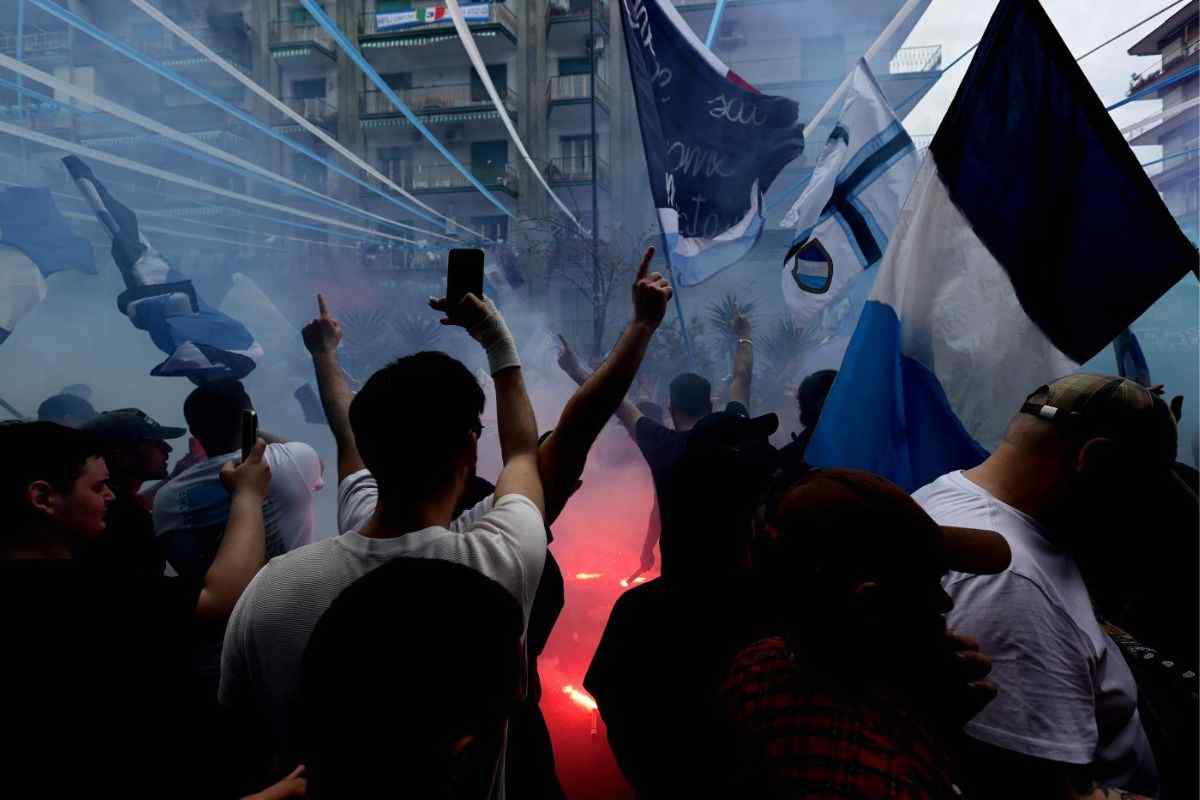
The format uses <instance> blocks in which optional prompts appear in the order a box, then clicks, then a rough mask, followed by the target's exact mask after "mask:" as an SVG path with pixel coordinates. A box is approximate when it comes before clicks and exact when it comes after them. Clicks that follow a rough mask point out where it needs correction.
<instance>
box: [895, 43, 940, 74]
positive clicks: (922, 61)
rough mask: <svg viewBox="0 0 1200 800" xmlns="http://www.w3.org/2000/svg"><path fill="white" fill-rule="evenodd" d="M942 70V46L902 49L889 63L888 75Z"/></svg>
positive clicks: (932, 45) (933, 45)
mask: <svg viewBox="0 0 1200 800" xmlns="http://www.w3.org/2000/svg"><path fill="white" fill-rule="evenodd" d="M941 68H942V46H941V45H940V44H931V45H928V46H925V47H901V48H900V49H899V50H897V51H896V55H894V56H892V60H891V61H889V62H888V73H889V74H891V75H904V74H907V73H910V72H935V71H937V70H939V69H941Z"/></svg>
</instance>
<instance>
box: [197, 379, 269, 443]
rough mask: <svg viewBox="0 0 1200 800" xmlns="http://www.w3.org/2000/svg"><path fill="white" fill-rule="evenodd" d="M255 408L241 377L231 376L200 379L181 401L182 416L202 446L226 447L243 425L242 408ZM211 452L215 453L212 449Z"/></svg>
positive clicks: (243, 409)
mask: <svg viewBox="0 0 1200 800" xmlns="http://www.w3.org/2000/svg"><path fill="white" fill-rule="evenodd" d="M251 408H254V404H253V403H251V402H250V395H248V394H246V387H245V386H243V385H242V382H241V381H236V380H233V379H231V378H223V379H221V380H216V381H209V382H207V383H202V384H200V385H199V386H197V387H196V388H195V389H193V390H192V393H191V394H189V395H188V396H187V399H186V400H184V401H183V418H184V419H185V420H187V424H188V428H189V429H190V430H191V432H192V435H193V436H195V437H196V438H197V439H199V440H200V444H202V445H203V446H204V449H205V450H207V451H209V452H211V450H210V445H211V446H213V447H217V448H221V447H227V446H228V445H229V443H230V442H232V441H233V440H235V439H236V438H237V436H238V431H240V430H241V427H242V412H243V411H245V410H247V409H251ZM213 455H217V454H216V453H213Z"/></svg>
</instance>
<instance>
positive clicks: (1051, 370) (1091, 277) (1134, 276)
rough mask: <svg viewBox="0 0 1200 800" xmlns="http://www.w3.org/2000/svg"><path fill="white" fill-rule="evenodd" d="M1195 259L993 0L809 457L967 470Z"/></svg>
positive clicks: (1032, 14)
mask: <svg viewBox="0 0 1200 800" xmlns="http://www.w3.org/2000/svg"><path fill="white" fill-rule="evenodd" d="M1127 232H1133V233H1134V234H1135V235H1136V236H1137V240H1136V245H1134V243H1133V241H1132V240H1131V239H1129V238H1126V233H1127ZM1195 261H1196V250H1195V248H1194V247H1193V246H1192V245H1191V243H1190V242H1188V240H1187V239H1186V238H1185V237H1184V235H1183V233H1182V232H1181V231H1180V229H1179V226H1178V225H1177V224H1176V223H1175V220H1174V219H1173V218H1172V217H1171V215H1170V213H1169V212H1168V211H1167V209H1166V207H1165V206H1164V205H1163V202H1162V200H1161V199H1160V198H1159V196H1158V194H1157V192H1156V191H1155V190H1154V187H1153V186H1152V185H1151V183H1150V180H1149V179H1148V178H1147V177H1146V174H1145V172H1144V171H1143V170H1142V168H1141V166H1139V164H1138V162H1137V159H1136V158H1135V157H1134V154H1133V152H1132V151H1131V150H1130V148H1129V145H1128V144H1127V143H1126V142H1125V140H1124V139H1123V138H1122V137H1121V134H1120V132H1119V131H1118V130H1117V128H1116V126H1115V125H1114V124H1113V122H1112V120H1111V119H1110V118H1109V116H1108V114H1107V113H1106V112H1105V111H1104V106H1103V104H1102V103H1101V102H1100V100H1099V98H1097V97H1096V95H1095V93H1094V92H1093V91H1092V89H1091V87H1090V86H1089V85H1088V83H1087V80H1086V79H1085V78H1084V75H1083V73H1082V72H1081V71H1080V69H1079V67H1078V66H1077V65H1076V63H1075V60H1074V58H1073V57H1072V56H1071V54H1070V52H1069V51H1068V50H1067V48H1066V46H1065V45H1064V44H1063V41H1062V39H1061V38H1060V37H1059V35H1058V33H1057V31H1055V29H1054V27H1053V25H1052V24H1051V22H1050V20H1049V18H1048V17H1047V16H1046V14H1045V12H1044V11H1043V10H1042V8H1041V7H1040V5H1039V4H1038V3H1037V2H1035V1H1034V0H1001V1H1000V4H999V6H998V7H997V9H996V11H995V13H994V14H993V16H992V19H991V21H990V22H989V24H988V28H987V31H986V33H985V34H984V37H983V39H982V41H981V42H980V45H979V49H978V51H977V52H976V54H975V56H974V59H973V61H972V63H971V66H970V69H969V70H968V72H967V75H966V77H965V78H964V80H963V83H962V85H961V86H960V87H959V90H958V93H957V95H956V96H955V98H954V102H953V103H952V104H951V106H950V109H949V110H948V112H947V114H946V117H945V119H944V120H943V122H942V124H941V126H940V128H939V129H938V132H937V134H936V136H935V137H934V140H933V143H932V145H931V146H930V152H929V154H928V155H927V156H926V158H925V160H924V162H923V163H922V165H921V168H920V170H919V172H918V174H917V177H916V180H915V182H914V184H913V188H912V191H911V192H910V194H909V196H908V200H907V202H906V203H905V205H904V209H903V211H902V212H901V215H900V220H899V222H898V223H897V226H896V230H895V232H894V233H893V236H892V239H891V242H890V243H889V246H888V250H887V252H886V254H885V255H884V258H883V261H882V262H881V263H880V265H879V268H878V269H879V274H878V275H877V276H876V280H875V285H874V288H873V290H872V292H871V295H870V297H869V299H868V300H867V302H866V304H865V306H864V308H863V312H862V315H861V317H860V319H859V322H858V326H857V328H856V329H855V332H854V335H853V337H852V338H851V341H850V345H849V348H848V350H847V352H846V356H845V359H844V360H843V362H842V369H841V372H840V373H839V375H838V379H837V381H836V382H835V384H834V386H833V389H832V391H831V392H830V395H829V398H828V399H827V400H826V403H825V407H824V410H823V411H822V414H821V420H820V422H819V423H818V425H817V428H816V431H815V433H814V435H813V439H812V442H811V443H810V445H809V449H808V457H809V459H810V460H811V461H812V462H813V463H814V464H818V465H821V466H846V467H859V468H863V469H868V470H871V471H873V472H877V473H879V474H881V475H884V476H886V477H888V478H891V479H892V480H893V481H895V482H897V483H899V484H900V485H901V486H904V487H906V488H908V489H910V490H911V489H915V488H917V487H919V486H921V485H923V484H925V483H927V482H928V481H930V480H932V479H934V478H936V477H938V476H939V475H941V474H943V473H945V472H948V471H951V470H953V469H958V468H965V467H970V466H973V465H975V464H977V463H978V462H979V461H981V460H982V459H983V458H984V457H985V456H986V452H987V451H986V450H985V447H991V446H993V445H994V444H995V443H996V442H997V441H998V440H999V438H1000V436H1001V435H1002V433H1003V431H1004V427H1005V425H1006V424H1007V422H1008V420H1009V419H1010V418H1011V417H1012V415H1013V414H1014V413H1016V412H1017V411H1018V410H1019V409H1020V407H1021V402H1022V400H1023V398H1024V397H1025V396H1026V395H1027V394H1028V393H1029V392H1031V391H1033V390H1034V389H1036V388H1037V387H1038V386H1040V385H1041V384H1044V383H1048V382H1049V381H1052V380H1053V379H1055V378H1057V377H1059V376H1061V375H1063V374H1067V373H1070V372H1073V371H1075V370H1077V369H1078V367H1079V365H1080V364H1082V363H1083V362H1085V361H1086V360H1088V359H1089V358H1090V357H1092V356H1093V355H1095V354H1096V353H1097V352H1099V351H1100V350H1101V349H1103V348H1104V347H1106V346H1108V344H1109V343H1110V342H1112V341H1113V339H1114V338H1115V337H1116V336H1117V335H1118V334H1120V333H1121V331H1123V330H1124V329H1125V328H1126V327H1127V326H1128V325H1129V324H1130V323H1131V322H1133V321H1134V320H1135V319H1136V318H1137V317H1138V316H1140V315H1141V314H1142V313H1143V312H1144V311H1145V310H1146V309H1147V308H1148V307H1149V306H1150V305H1151V304H1152V303H1153V302H1154V301H1155V300H1156V299H1157V298H1158V297H1159V296H1161V295H1162V294H1163V293H1164V292H1166V291H1167V290H1168V289H1169V288H1170V287H1171V286H1172V285H1174V284H1175V283H1176V282H1177V281H1178V280H1179V279H1180V278H1181V277H1182V276H1183V275H1184V274H1185V273H1186V272H1187V271H1189V270H1190V269H1191V268H1192V266H1193V264H1194V263H1195Z"/></svg>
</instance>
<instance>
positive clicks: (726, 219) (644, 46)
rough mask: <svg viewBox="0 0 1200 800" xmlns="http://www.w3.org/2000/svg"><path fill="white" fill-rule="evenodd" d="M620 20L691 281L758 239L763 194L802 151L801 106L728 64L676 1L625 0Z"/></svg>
mask: <svg viewBox="0 0 1200 800" xmlns="http://www.w3.org/2000/svg"><path fill="white" fill-rule="evenodd" d="M621 23H622V29H623V30H624V32H625V51H626V53H627V54H628V56H629V72H630V77H631V80H632V83H633V90H634V98H635V100H636V103H637V111H638V122H639V123H640V125H641V130H642V144H643V146H644V147H645V149H646V167H647V170H648V172H649V178H650V191H651V192H652V194H653V195H654V205H655V207H656V208H657V209H658V221H659V225H660V226H661V228H662V233H663V238H664V239H665V242H666V248H667V253H666V255H667V258H668V260H669V261H670V263H671V266H672V268H673V269H674V270H675V276H676V278H677V280H678V282H679V283H680V284H681V285H683V286H694V285H695V284H698V283H700V282H702V281H705V280H707V279H709V278H711V277H712V276H713V275H716V274H717V273H718V272H720V271H721V270H723V269H725V268H726V267H729V266H731V265H732V264H734V263H736V262H737V261H738V259H740V258H742V257H743V256H744V255H746V254H747V253H748V252H749V251H750V248H752V247H753V246H754V243H755V242H756V241H758V237H759V235H760V234H761V233H762V229H763V222H764V221H763V213H762V198H763V195H764V194H765V193H766V191H767V189H768V188H769V187H770V185H771V182H772V181H773V180H775V176H777V175H778V174H779V172H780V170H782V169H783V168H784V167H785V166H786V165H787V164H788V162H790V161H792V160H793V159H795V158H796V157H797V156H798V155H800V153H801V152H802V151H803V150H804V132H803V127H804V126H803V125H801V124H800V122H799V107H798V106H797V105H796V103H795V102H794V101H792V100H789V99H788V98H786V97H774V96H771V95H764V94H760V93H759V92H758V91H757V90H755V89H754V87H752V86H750V85H749V84H748V83H746V82H745V81H744V80H742V79H741V77H739V76H738V75H737V74H736V73H735V72H733V71H731V70H730V69H729V68H728V67H727V66H725V64H723V63H722V62H721V61H720V60H719V59H718V58H717V57H716V56H714V55H713V54H712V51H710V50H709V49H708V48H707V47H705V46H704V43H703V42H701V41H700V40H699V39H698V38H697V37H696V34H695V33H694V32H693V31H692V29H691V28H689V27H688V24H687V23H686V22H684V20H683V18H682V17H680V16H679V12H677V11H676V10H675V7H674V6H673V5H672V4H671V0H622V13H621Z"/></svg>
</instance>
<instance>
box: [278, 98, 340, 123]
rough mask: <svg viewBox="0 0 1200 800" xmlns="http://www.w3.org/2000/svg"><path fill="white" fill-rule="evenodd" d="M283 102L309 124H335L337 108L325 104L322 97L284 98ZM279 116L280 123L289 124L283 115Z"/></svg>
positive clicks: (288, 120)
mask: <svg viewBox="0 0 1200 800" xmlns="http://www.w3.org/2000/svg"><path fill="white" fill-rule="evenodd" d="M283 102H284V104H285V105H287V107H288V108H290V109H291V110H292V111H295V112H296V113H297V114H299V115H300V116H302V117H304V118H305V119H306V120H308V121H309V122H316V123H319V124H329V123H331V122H337V108H336V107H335V106H331V105H330V104H329V103H328V102H326V100H325V98H324V97H285V98H283ZM279 116H280V119H281V120H282V121H286V122H291V120H290V119H289V118H287V117H286V116H285V115H283V114H280V115H279Z"/></svg>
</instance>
